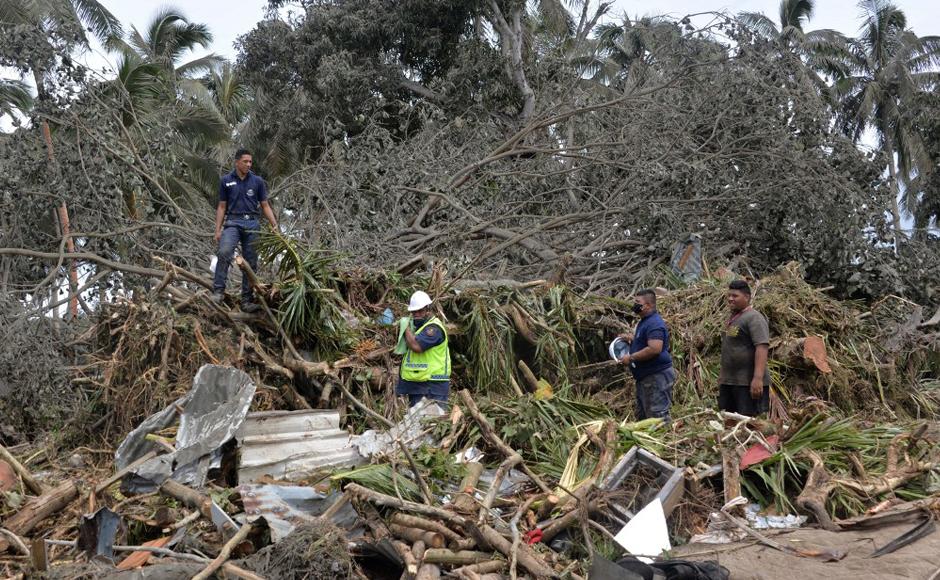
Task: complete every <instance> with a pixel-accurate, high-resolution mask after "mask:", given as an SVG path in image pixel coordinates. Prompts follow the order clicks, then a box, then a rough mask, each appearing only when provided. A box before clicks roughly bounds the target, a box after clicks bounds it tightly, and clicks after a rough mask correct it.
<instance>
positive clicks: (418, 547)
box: [411, 540, 428, 569]
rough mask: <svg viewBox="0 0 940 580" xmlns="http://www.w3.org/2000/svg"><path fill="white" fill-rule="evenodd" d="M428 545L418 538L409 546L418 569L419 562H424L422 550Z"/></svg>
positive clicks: (419, 566)
mask: <svg viewBox="0 0 940 580" xmlns="http://www.w3.org/2000/svg"><path fill="white" fill-rule="evenodd" d="M427 549H428V547H427V545H425V543H424V542H422V541H421V540H418V541H417V542H415V543H414V544H412V546H411V553H412V554H414V555H415V560H417V561H418V569H420V568H421V564H423V563H424V552H425V550H427Z"/></svg>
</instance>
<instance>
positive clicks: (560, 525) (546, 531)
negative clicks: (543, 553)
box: [542, 500, 600, 544]
mask: <svg viewBox="0 0 940 580" xmlns="http://www.w3.org/2000/svg"><path fill="white" fill-rule="evenodd" d="M582 501H584V500H582ZM599 509H600V504H599V503H598V502H591V503H589V504H588V513H591V514H593V513H597V511H598V510H599ZM580 517H581V513H580V510H578V509H573V510H571V511H569V512H567V513H565V514H564V515H562V516H560V517H557V518H555V519H554V520H552V522H551V523H550V524H548V525H547V526H545V527H544V528H542V542H544V543H546V544H547V543H549V542H551V541H552V539H553V538H554V537H555V536H557V535H558V534H560V533H561V532H562V530H565V529H567V528H569V527H571V526H572V525H574V524H576V523H577V522H578V519H579V518H580Z"/></svg>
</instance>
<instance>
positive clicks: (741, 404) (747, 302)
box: [718, 280, 770, 417]
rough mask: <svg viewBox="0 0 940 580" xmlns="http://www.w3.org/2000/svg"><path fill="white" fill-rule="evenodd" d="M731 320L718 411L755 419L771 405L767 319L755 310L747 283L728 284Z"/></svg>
mask: <svg viewBox="0 0 940 580" xmlns="http://www.w3.org/2000/svg"><path fill="white" fill-rule="evenodd" d="M728 306H729V307H730V308H731V317H730V318H729V319H728V321H727V322H726V323H725V326H724V328H723V329H722V333H721V372H720V373H719V375H718V408H719V409H721V410H722V411H730V412H732V413H739V414H741V415H748V416H750V417H753V416H755V415H759V414H761V413H766V412H767V409H768V407H769V406H770V370H769V369H768V367H767V354H768V350H769V348H770V329H769V327H768V325H767V319H766V318H764V315H763V314H761V313H760V312H758V311H756V310H754V309H753V308H751V288H750V286H748V284H747V282H745V281H744V280H735V281H734V282H732V283H731V284H729V285H728Z"/></svg>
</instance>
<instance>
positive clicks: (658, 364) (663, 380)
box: [620, 290, 676, 421]
mask: <svg viewBox="0 0 940 580" xmlns="http://www.w3.org/2000/svg"><path fill="white" fill-rule="evenodd" d="M633 312H634V313H636V314H638V315H639V316H640V323H639V324H637V326H636V331H635V332H634V333H633V334H621V335H620V337H621V338H623V339H624V340H626V341H627V342H628V343H630V352H629V353H627V354H625V355H623V358H621V359H620V362H621V363H623V364H625V365H629V367H630V371H631V372H632V373H633V378H634V379H635V380H636V415H637V419H639V420H642V419H649V418H651V417H659V418H661V419H663V420H664V421H669V407H670V405H671V404H672V386H673V384H675V382H676V371H675V369H673V368H672V357H671V356H669V329H668V328H667V327H666V321H665V320H663V317H662V316H660V315H659V312H657V311H656V293H655V292H653V291H652V290H640V291H639V292H637V293H636V296H635V297H634V301H633Z"/></svg>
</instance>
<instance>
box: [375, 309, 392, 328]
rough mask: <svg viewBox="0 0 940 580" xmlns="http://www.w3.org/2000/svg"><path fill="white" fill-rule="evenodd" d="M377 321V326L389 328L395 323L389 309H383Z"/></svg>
mask: <svg viewBox="0 0 940 580" xmlns="http://www.w3.org/2000/svg"><path fill="white" fill-rule="evenodd" d="M377 321H378V323H379V324H384V325H386V326H390V325H391V324H393V323H394V322H395V313H394V312H392V309H391V308H385V310H383V311H382V315H381V316H379V317H378V319H377Z"/></svg>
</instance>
